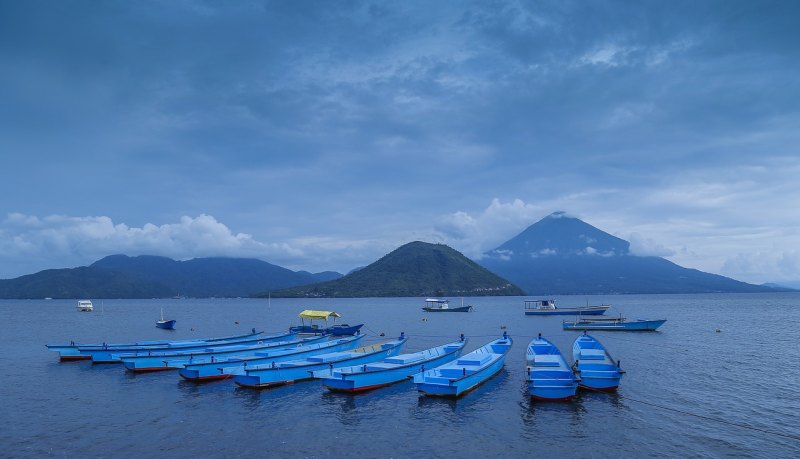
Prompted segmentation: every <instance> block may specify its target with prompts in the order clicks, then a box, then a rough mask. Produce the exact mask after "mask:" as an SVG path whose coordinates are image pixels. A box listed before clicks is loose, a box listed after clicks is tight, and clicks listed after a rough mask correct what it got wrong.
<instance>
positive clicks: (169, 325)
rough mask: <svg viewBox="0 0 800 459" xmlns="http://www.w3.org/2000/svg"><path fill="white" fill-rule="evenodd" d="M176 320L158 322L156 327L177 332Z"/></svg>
mask: <svg viewBox="0 0 800 459" xmlns="http://www.w3.org/2000/svg"><path fill="white" fill-rule="evenodd" d="M175 322H176V321H175V320H159V321H157V322H156V327H158V328H161V329H164V330H175Z"/></svg>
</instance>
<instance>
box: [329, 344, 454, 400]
mask: <svg viewBox="0 0 800 459" xmlns="http://www.w3.org/2000/svg"><path fill="white" fill-rule="evenodd" d="M466 344H467V340H466V339H464V335H461V339H460V340H459V341H454V342H452V343H448V344H444V345H442V346H438V347H432V348H430V349H425V350H424V351H420V352H414V353H411V354H402V355H396V356H394V357H389V358H386V359H384V360H383V361H382V362H377V363H371V364H369V365H355V366H349V367H342V368H336V369H333V370H331V369H325V370H321V371H315V372H314V377H315V378H319V379H322V385H323V386H325V387H327V388H328V389H330V390H332V391H336V392H361V391H367V390H371V389H375V388H378V387H383V386H388V385H390V384H394V383H396V382H400V381H405V380H407V379H408V378H409V377H411V376H413V375H415V374H417V373H419V372H422V371H425V369H426V368H435V367H437V366H439V365H442V364H445V363H448V362H451V361H453V360H455V359H457V358H458V356H460V355H461V351H463V350H464V346H465V345H466Z"/></svg>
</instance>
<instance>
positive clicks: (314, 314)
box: [289, 309, 364, 336]
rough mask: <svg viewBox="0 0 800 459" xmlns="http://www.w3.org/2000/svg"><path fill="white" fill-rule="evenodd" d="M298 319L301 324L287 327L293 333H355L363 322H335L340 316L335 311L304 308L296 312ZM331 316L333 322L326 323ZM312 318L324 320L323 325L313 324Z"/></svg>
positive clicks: (342, 334)
mask: <svg viewBox="0 0 800 459" xmlns="http://www.w3.org/2000/svg"><path fill="white" fill-rule="evenodd" d="M298 317H300V320H301V321H302V325H298V326H296V327H289V331H292V332H295V333H303V334H318V333H319V334H331V335H334V336H345V335H355V334H357V333H360V330H361V327H363V326H364V324H358V325H348V324H336V323H335V322H336V318H338V317H342V316H341V315H339V313H337V312H333V311H318V310H314V309H306V310H304V311H302V312H301V313H300V314H298ZM329 318H333V322H334V323H333V324H332V325H328V319H329ZM306 320H308V324H306ZM314 320H324V321H325V323H324V324H323V325H320V324H315V323H314Z"/></svg>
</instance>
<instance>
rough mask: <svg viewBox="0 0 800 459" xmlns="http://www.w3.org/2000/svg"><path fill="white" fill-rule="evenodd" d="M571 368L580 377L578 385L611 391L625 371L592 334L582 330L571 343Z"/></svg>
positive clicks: (615, 387)
mask: <svg viewBox="0 0 800 459" xmlns="http://www.w3.org/2000/svg"><path fill="white" fill-rule="evenodd" d="M572 358H573V360H574V361H575V363H574V364H573V365H574V366H573V369H574V370H575V372H576V373H577V374H578V376H579V377H580V383H579V385H580V387H583V388H586V389H591V390H601V391H606V392H613V391H615V390H617V387H619V380H620V378H621V377H622V375H623V374H624V373H625V372H624V371H622V369H621V368H620V364H619V360H617V361H616V362H614V359H613V358H611V355H610V354H609V353H608V351H607V350H606V348H605V347H604V346H603V345H602V344H600V341H597V340H596V339H594V338H593V337H592V336H590V335H587V334H586V332H583V335H581V336H579V337H578V338H577V339H576V340H575V343H573V345H572Z"/></svg>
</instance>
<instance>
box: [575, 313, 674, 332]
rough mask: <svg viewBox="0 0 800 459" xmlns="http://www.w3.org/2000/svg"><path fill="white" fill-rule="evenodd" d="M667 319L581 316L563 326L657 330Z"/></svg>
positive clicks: (620, 329) (578, 328) (590, 328)
mask: <svg viewBox="0 0 800 459" xmlns="http://www.w3.org/2000/svg"><path fill="white" fill-rule="evenodd" d="M666 321H667V319H650V320H647V319H634V320H628V319H626V318H624V317H622V315H620V316H619V317H592V318H589V317H579V318H575V319H573V320H565V321H563V322H562V324H561V327H562V328H563V329H564V330H617V331H655V330H656V329H657V328H658V327H660V326H662V325H664V322H666Z"/></svg>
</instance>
